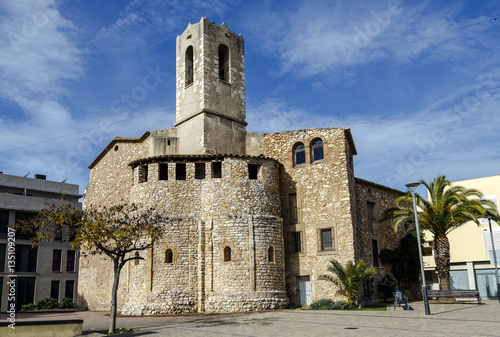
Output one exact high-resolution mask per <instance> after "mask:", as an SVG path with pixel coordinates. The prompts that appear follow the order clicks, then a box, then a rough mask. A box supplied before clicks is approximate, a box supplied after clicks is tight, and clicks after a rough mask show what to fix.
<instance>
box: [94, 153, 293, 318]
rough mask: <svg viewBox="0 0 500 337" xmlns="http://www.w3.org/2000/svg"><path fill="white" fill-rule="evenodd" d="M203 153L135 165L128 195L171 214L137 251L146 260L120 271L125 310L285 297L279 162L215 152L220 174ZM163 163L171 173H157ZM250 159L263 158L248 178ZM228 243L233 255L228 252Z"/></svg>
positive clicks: (246, 306)
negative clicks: (150, 243) (199, 172)
mask: <svg viewBox="0 0 500 337" xmlns="http://www.w3.org/2000/svg"><path fill="white" fill-rule="evenodd" d="M203 158H205V157H203V156H200V157H193V156H164V157H153V158H151V159H149V158H145V159H144V161H142V162H141V160H139V161H136V163H135V164H134V167H133V169H131V170H133V171H131V175H132V177H133V178H131V180H132V182H133V186H132V187H131V189H130V199H129V201H130V202H134V203H140V204H144V205H145V206H150V205H154V206H155V207H156V209H157V210H158V211H161V212H164V213H165V214H167V215H168V216H169V221H168V222H167V223H166V224H165V226H166V227H167V228H166V233H167V234H166V235H165V237H164V238H163V239H162V240H161V241H159V242H157V243H156V244H155V246H154V248H153V249H151V250H148V251H142V252H140V253H139V254H140V256H141V257H143V258H144V260H140V261H138V262H136V261H131V262H129V263H128V265H127V266H126V267H125V268H124V271H123V272H122V277H121V282H120V288H119V294H120V297H119V302H118V305H119V308H120V309H121V310H122V312H123V313H124V314H158V313H182V312H190V311H193V310H198V311H241V310H259V309H266V308H279V307H283V306H284V305H285V304H286V303H287V302H288V301H287V298H286V293H285V291H284V286H283V284H284V280H283V276H284V273H283V246H282V222H281V217H280V204H279V188H278V167H277V164H276V162H275V161H274V160H271V159H265V158H262V157H227V156H226V157H222V158H220V157H217V158H220V159H217V160H215V161H219V160H222V161H221V163H222V165H221V166H222V177H221V178H213V177H212V160H206V159H205V160H203ZM160 163H161V164H163V165H165V164H167V165H168V179H167V180H159V165H160ZM177 163H183V164H185V165H186V178H185V180H177V179H176V170H175V167H176V164H177ZM195 164H198V165H204V167H205V177H204V179H196V178H195V177H196V174H195ZM249 164H250V165H257V166H259V169H258V174H257V176H256V178H257V179H250V178H249ZM146 165H147V167H148V169H147V178H146V176H145V172H146V171H145V170H144V166H146ZM226 247H230V248H231V261H225V260H224V249H225V248H226ZM270 247H272V249H273V250H272V252H273V261H268V258H269V248H270ZM167 250H171V251H172V253H173V259H172V261H171V262H170V261H168V262H167V260H166V254H167ZM87 266H88V268H89V269H90V267H97V268H104V266H105V262H104V261H101V262H98V261H96V260H95V259H94V260H92V259H89V260H88V261H87ZM108 269H109V265H108ZM96 281H97V280H96V278H94V279H93V281H92V282H94V283H95V282H96ZM95 292H96V291H95V290H94V293H95ZM99 293H101V292H99ZM108 294H109V293H108ZM101 295H102V293H101ZM103 297H104V298H106V296H103ZM86 302H87V304H88V306H89V308H91V309H92V310H107V306H108V307H109V304H107V301H106V300H102V298H101V299H98V298H96V297H95V296H93V295H92V296H91V297H89V296H88V295H87V296H86Z"/></svg>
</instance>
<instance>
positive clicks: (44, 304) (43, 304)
mask: <svg viewBox="0 0 500 337" xmlns="http://www.w3.org/2000/svg"><path fill="white" fill-rule="evenodd" d="M36 307H37V309H54V308H58V307H59V303H57V300H56V299H55V298H44V299H43V300H40V301H39V302H38V304H37V305H36Z"/></svg>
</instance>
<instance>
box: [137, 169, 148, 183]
mask: <svg viewBox="0 0 500 337" xmlns="http://www.w3.org/2000/svg"><path fill="white" fill-rule="evenodd" d="M147 181H148V165H142V166H140V167H139V182H140V183H145V182H147Z"/></svg>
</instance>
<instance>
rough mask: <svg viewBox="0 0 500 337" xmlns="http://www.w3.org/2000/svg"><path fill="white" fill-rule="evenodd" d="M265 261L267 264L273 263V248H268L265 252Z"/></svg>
mask: <svg viewBox="0 0 500 337" xmlns="http://www.w3.org/2000/svg"><path fill="white" fill-rule="evenodd" d="M267 261H268V262H274V248H273V247H269V249H268V250H267Z"/></svg>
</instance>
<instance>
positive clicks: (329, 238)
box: [319, 228, 334, 251]
mask: <svg viewBox="0 0 500 337" xmlns="http://www.w3.org/2000/svg"><path fill="white" fill-rule="evenodd" d="M319 232H320V233H319V234H320V242H321V244H320V247H319V249H320V250H321V251H326V250H333V249H334V245H333V229H332V228H323V229H320V231H319Z"/></svg>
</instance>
